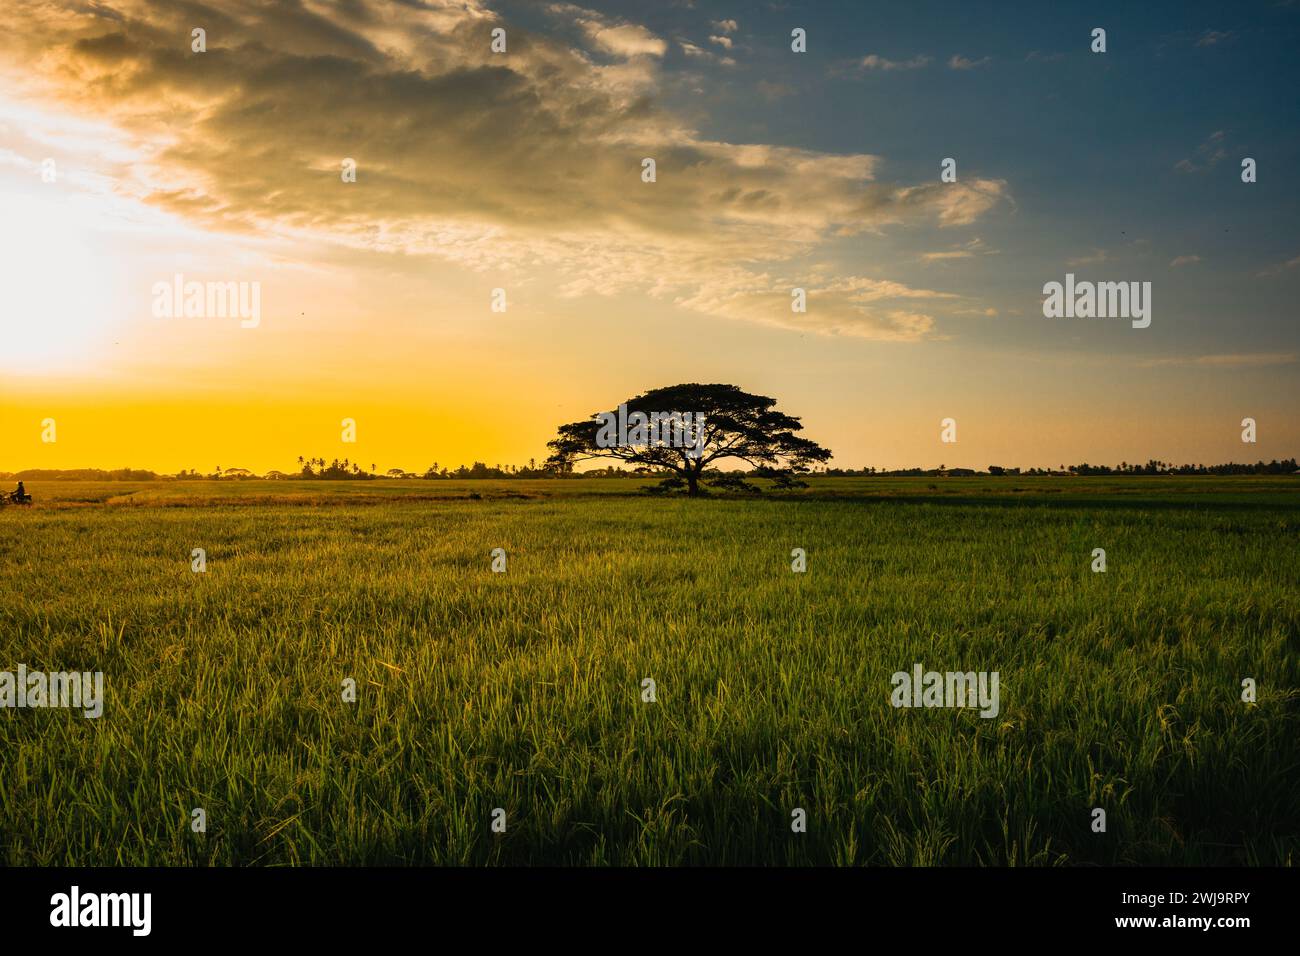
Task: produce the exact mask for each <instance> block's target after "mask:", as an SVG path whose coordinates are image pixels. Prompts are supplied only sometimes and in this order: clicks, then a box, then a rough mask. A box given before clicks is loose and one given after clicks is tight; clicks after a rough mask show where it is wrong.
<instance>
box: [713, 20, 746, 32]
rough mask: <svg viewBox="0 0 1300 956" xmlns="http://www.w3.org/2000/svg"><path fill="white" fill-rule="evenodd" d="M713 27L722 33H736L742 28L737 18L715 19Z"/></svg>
mask: <svg viewBox="0 0 1300 956" xmlns="http://www.w3.org/2000/svg"><path fill="white" fill-rule="evenodd" d="M713 29H715V30H717V31H718V32H720V33H735V32H736V31H737V30H739V29H740V24H739V23H737V22H736V21H735V20H714V21H713Z"/></svg>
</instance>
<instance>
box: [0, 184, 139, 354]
mask: <svg viewBox="0 0 1300 956" xmlns="http://www.w3.org/2000/svg"><path fill="white" fill-rule="evenodd" d="M7 185H10V184H6V186H7ZM6 186H0V209H3V211H4V219H3V225H0V275H3V277H4V301H5V309H4V312H5V318H4V322H3V328H2V332H0V368H3V369H4V370H5V371H6V372H32V373H41V372H47V371H56V370H61V369H64V368H67V367H69V366H74V365H82V364H84V363H85V362H87V361H89V360H90V357H91V356H92V355H93V354H94V352H95V349H96V348H97V347H99V346H101V345H102V344H103V343H104V341H105V339H106V338H107V337H108V336H109V335H110V334H111V332H112V325H113V321H112V314H113V307H114V303H113V299H114V290H115V286H116V283H115V282H114V278H113V265H112V258H111V247H110V245H109V242H108V238H107V236H106V235H105V234H104V233H103V232H102V231H101V229H100V222H99V215H98V213H97V211H96V210H95V209H94V208H93V207H92V204H91V203H90V202H89V201H88V200H87V197H84V196H81V195H78V194H76V193H66V192H63V191H62V190H59V189H58V188H57V186H52V185H51V186H48V187H47V188H48V195H44V196H40V195H31V194H23V193H15V192H6V191H2V190H4V189H5V188H6Z"/></svg>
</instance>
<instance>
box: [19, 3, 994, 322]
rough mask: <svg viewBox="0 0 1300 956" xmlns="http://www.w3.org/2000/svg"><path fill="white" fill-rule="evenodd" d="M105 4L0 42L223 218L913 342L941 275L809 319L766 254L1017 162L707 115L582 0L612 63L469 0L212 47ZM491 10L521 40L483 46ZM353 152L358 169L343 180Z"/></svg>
mask: <svg viewBox="0 0 1300 956" xmlns="http://www.w3.org/2000/svg"><path fill="white" fill-rule="evenodd" d="M102 6H103V7H104V9H105V10H107V11H109V12H111V16H109V15H105V14H104V13H103V12H81V13H72V14H69V13H67V12H66V11H62V10H55V9H54V7H52V6H27V5H23V6H22V7H20V8H15V7H13V6H9V5H5V6H0V54H3V56H4V58H5V60H6V61H7V62H10V63H12V64H17V65H21V66H22V67H24V68H25V69H26V70H27V75H28V82H29V84H30V85H31V86H32V88H33V89H36V90H37V91H38V93H39V95H40V96H41V97H45V98H49V99H52V100H54V101H56V102H58V103H61V104H63V106H65V107H66V108H68V109H70V110H72V111H74V112H77V113H79V114H81V115H85V116H95V117H97V118H98V119H99V120H100V121H101V122H103V123H106V124H110V125H111V126H112V127H113V128H114V129H116V130H118V131H119V133H120V136H121V138H122V140H123V143H124V145H123V149H128V150H134V151H137V152H139V153H140V154H141V155H144V156H147V157H148V162H146V163H140V164H135V165H133V166H132V167H130V168H129V169H128V170H127V171H126V172H124V174H123V180H122V181H121V183H120V188H121V189H122V190H123V192H125V193H131V194H137V195H140V196H141V197H142V198H143V200H144V201H145V202H147V203H148V204H149V205H150V206H152V207H154V208H155V209H157V210H159V211H161V212H165V213H169V214H171V215H174V216H176V217H179V218H180V219H182V220H185V221H186V222H188V223H191V224H193V225H197V226H200V227H202V228H205V229H208V230H213V231H222V232H229V233H240V234H245V235H250V236H256V237H258V238H261V239H265V240H268V241H281V242H285V243H293V244H297V247H298V248H301V249H319V248H329V247H335V248H341V249H345V250H358V251H365V252H367V253H377V254H382V255H390V256H394V257H400V259H395V262H396V263H399V264H401V265H402V267H403V268H407V269H410V270H412V271H414V270H417V269H418V268H419V260H421V259H433V260H442V261H445V262H449V263H453V264H455V265H457V266H458V267H461V268H464V269H468V270H475V271H480V272H486V271H488V270H492V271H494V272H497V273H501V274H503V275H507V276H511V277H515V278H516V279H517V280H518V281H526V280H527V279H528V278H530V277H541V278H544V279H545V280H547V281H549V282H551V283H552V284H553V285H554V287H555V288H557V289H559V290H560V291H561V292H562V294H564V295H614V294H618V293H623V292H635V293H639V294H644V295H649V296H651V297H654V298H657V299H660V300H663V301H665V302H677V303H682V304H685V305H686V307H690V308H697V309H699V310H701V311H705V312H709V313H710V314H717V315H724V316H726V317H730V318H743V317H744V316H745V312H744V308H742V305H745V304H749V305H753V306H754V309H755V311H754V312H753V314H752V315H751V316H750V317H751V318H752V319H753V320H754V321H762V322H767V323H773V324H784V325H786V326H789V327H799V328H812V329H815V330H818V331H836V332H840V333H843V334H853V335H860V336H868V337H876V338H882V339H890V340H895V341H904V340H906V341H911V340H915V339H918V338H925V337H933V336H935V335H938V334H939V333H938V331H937V330H936V329H935V324H934V315H933V314H932V313H934V311H935V310H934V309H933V308H930V303H932V302H934V301H937V300H935V299H934V298H933V296H928V297H923V298H922V301H923V302H924V303H926V305H927V310H925V311H923V310H920V309H917V308H915V307H908V306H907V305H899V304H896V303H890V302H887V301H882V300H877V299H871V300H864V299H863V296H864V294H865V291H864V290H866V289H867V288H868V287H867V286H862V285H854V283H869V282H887V281H888V280H887V279H882V278H879V277H874V278H872V279H870V280H868V279H861V278H859V277H856V276H835V275H827V276H825V277H824V278H823V279H822V280H820V285H819V286H818V287H817V289H818V293H819V295H818V297H819V299H820V302H821V305H820V308H819V310H818V311H817V312H816V313H814V312H813V310H812V309H811V308H810V310H809V315H810V316H813V317H812V318H803V317H787V316H785V315H784V314H782V313H781V309H782V307H783V308H784V310H785V312H786V313H788V311H789V286H788V285H787V286H784V287H782V286H779V285H778V286H773V284H772V281H771V280H770V279H769V277H770V276H773V275H782V274H786V273H790V274H791V276H792V278H790V280H789V282H790V283H792V284H793V285H799V284H800V282H799V281H796V280H797V279H798V278H799V277H798V276H797V275H794V272H795V270H793V269H792V268H791V267H790V263H791V262H793V261H795V260H798V259H805V258H806V259H809V260H811V261H815V260H816V259H817V257H818V256H820V255H821V254H822V252H823V250H825V249H827V248H828V247H829V246H830V244H832V243H835V242H838V241H840V240H842V239H844V238H848V237H853V236H860V235H864V234H871V233H878V232H880V231H881V230H883V229H886V228H889V227H891V226H895V225H907V226H911V227H915V226H925V227H931V228H940V229H942V228H946V227H951V226H959V225H965V224H969V223H971V222H973V221H975V220H976V219H978V218H979V217H981V216H983V215H985V214H986V213H987V212H988V211H989V210H991V209H992V208H993V207H994V206H996V205H997V204H998V203H1000V202H1001V201H1002V200H1003V199H1004V198H1006V196H1007V184H1006V183H1005V182H1004V181H1002V180H992V179H983V180H981V179H973V180H966V181H964V182H962V183H959V184H940V183H935V182H927V183H923V184H920V185H909V184H907V183H897V182H882V181H878V179H877V175H878V172H879V170H880V168H881V159H880V157H878V156H876V155H873V154H868V153H855V154H832V153H825V152H820V151H817V150H807V149H799V148H794V147H788V146H773V145H765V144H748V143H732V142H724V141H720V140H718V139H715V138H710V137H708V136H706V135H703V134H701V133H700V132H699V131H697V130H695V129H693V128H692V127H691V126H690V125H689V124H688V123H687V122H686V121H684V120H683V119H682V118H681V117H680V116H678V115H677V114H676V113H674V112H673V111H671V110H669V109H668V108H666V107H665V106H664V105H663V104H662V102H661V101H660V99H659V97H660V91H661V90H662V88H663V86H664V79H665V78H664V75H663V73H662V59H661V54H662V50H663V47H662V46H661V45H662V44H663V41H662V40H660V39H659V38H657V37H655V36H654V35H653V34H652V33H650V32H649V31H648V30H645V29H644V28H642V27H639V26H637V25H636V24H630V23H625V22H621V21H619V22H615V21H611V20H610V19H609V18H607V17H604V16H602V15H599V14H591V13H590V12H589V11H586V10H584V9H583V8H579V7H572V6H569V5H555V6H553V7H552V8H550V9H551V11H552V12H553V13H555V14H556V16H564V17H571V19H570V21H569V23H568V25H569V26H574V27H576V29H577V31H578V35H579V36H580V37H581V38H582V40H583V41H584V43H585V44H590V46H591V47H592V48H594V50H595V51H597V52H602V53H606V54H612V55H613V56H614V57H615V60H614V61H613V62H598V61H597V60H595V59H594V58H593V53H592V50H589V49H586V48H580V47H576V46H574V45H573V44H572V43H568V44H566V43H565V42H562V41H561V40H559V39H556V38H554V37H552V36H549V35H542V34H538V33H535V32H532V31H529V30H526V29H523V28H520V27H517V26H515V25H513V24H510V23H507V22H506V21H504V20H502V19H501V18H500V17H498V16H497V15H496V14H495V13H493V12H492V11H490V10H489V9H487V8H486V7H484V6H482V5H481V4H478V3H476V2H474V0H421V2H420V3H418V4H416V3H410V4H406V3H389V4H377V3H366V2H362V0H356V2H351V3H345V4H338V5H332V6H329V7H325V6H319V7H317V6H311V7H308V6H306V5H300V4H277V5H275V6H273V7H267V6H265V5H263V4H260V3H254V2H251V0H230V2H228V3H223V4H222V5H221V7H220V10H219V11H218V10H217V9H215V8H213V9H211V10H210V11H209V9H208V8H204V11H205V12H204V13H203V19H204V20H205V22H207V23H208V27H207V29H208V52H207V53H205V54H192V53H191V52H190V50H189V40H188V37H189V31H190V29H191V22H192V21H193V20H194V17H195V16H196V13H195V9H194V8H192V7H190V6H187V5H185V4H174V5H163V6H155V5H153V4H150V3H146V2H144V0H111V2H110V0H103V3H102ZM561 11H562V12H561ZM574 11H576V12H574ZM500 25H504V26H505V27H506V28H507V35H508V52H507V53H505V54H495V53H493V52H492V51H491V50H490V48H489V35H490V34H489V28H490V27H493V26H500ZM682 48H683V50H685V51H687V53H688V55H690V53H689V46H688V45H687V44H685V43H684V42H683V46H682ZM701 52H704V51H701ZM710 55H711V54H710ZM33 95H36V94H33ZM344 157H350V158H353V159H355V160H356V162H357V182H356V183H351V184H345V183H343V182H341V179H340V175H339V172H340V163H341V161H342V159H343V158H344ZM645 157H652V158H654V159H655V161H656V164H657V182H655V183H645V182H643V181H642V180H641V162H642V159H643V158H645ZM803 281H804V282H807V283H810V287H811V280H809V279H807V278H805V279H804V280H803ZM895 292H896V297H897V298H900V299H903V300H907V299H908V298H909V296H908V293H907V290H906V288H905V287H898V288H897V289H895ZM933 295H938V293H934V294H933ZM768 299H772V301H773V302H776V303H777V305H772V303H771V302H769V301H768ZM760 303H765V304H763V305H760ZM773 310H775V311H773Z"/></svg>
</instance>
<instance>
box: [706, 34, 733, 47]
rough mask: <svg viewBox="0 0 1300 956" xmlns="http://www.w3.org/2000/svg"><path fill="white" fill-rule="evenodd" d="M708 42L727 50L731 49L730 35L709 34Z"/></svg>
mask: <svg viewBox="0 0 1300 956" xmlns="http://www.w3.org/2000/svg"><path fill="white" fill-rule="evenodd" d="M709 42H710V43H716V44H717V45H718V46H720V47H723V48H724V49H727V50H730V49H731V37H721V36H711V37H709Z"/></svg>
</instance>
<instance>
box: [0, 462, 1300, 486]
mask: <svg viewBox="0 0 1300 956" xmlns="http://www.w3.org/2000/svg"><path fill="white" fill-rule="evenodd" d="M298 465H299V468H298V470H297V471H295V472H283V471H268V472H267V473H266V474H264V475H258V474H255V473H254V472H252V471H249V470H248V469H247V468H221V467H219V466H218V467H217V468H215V469H214V470H213V471H211V472H209V473H206V474H205V473H203V472H200V471H198V470H196V469H182V470H181V471H179V472H177V473H176V474H159V473H158V472H154V471H147V470H145V469H141V468H114V469H111V470H109V469H104V468H28V469H26V470H24V471H9V472H0V479H4V480H7V481H156V480H182V481H184V480H190V481H198V480H209V481H210V480H221V481H246V480H256V481H262V480H268V481H275V480H285V479H304V478H306V479H318V480H325V481H349V480H359V481H374V480H377V479H403V478H405V479H411V478H423V479H425V480H441V479H446V480H455V481H463V480H465V479H482V478H491V479H498V480H499V479H511V478H563V479H582V478H647V477H662V475H663V472H661V471H659V470H657V469H655V468H650V467H638V468H618V467H615V466H612V465H611V466H609V467H606V468H594V469H591V470H589V471H570V470H565V469H563V468H557V467H554V466H548V465H546V464H545V463H543V464H540V465H539V464H538V463H537V461H536V460H535V459H529V461H528V464H527V465H520V466H515V465H499V464H498V465H491V466H489V465H486V464H484V463H483V462H481V461H476V462H474V464H472V465H468V466H467V465H460V466H458V467H456V468H446V467H442V466H440V465H439V464H438V462H436V461H435V462H434V463H433V464H432V465H430V466H429V467H428V468H426V469H424V471H422V472H421V471H406V470H405V469H402V468H389V469H388V470H387V471H385V472H383V473H379V472H378V471H377V470H376V466H375V465H374V464H371V465H370V468H369V469H365V468H362V467H361V465H359V464H357V463H355V462H352V461H349V460H348V459H347V458H344V459H338V458H335V459H332V460H331V461H329V462H328V463H327V462H326V461H325V459H324V458H304V457H299V459H298ZM769 472H770V470H769V469H765V468H756V469H745V470H735V471H723V470H717V471H715V472H712V473H711V474H714V476H715V478H719V479H723V480H724V484H725V480H726V479H727V477H728V476H730V477H731V479H732V480H735V479H739V478H743V477H749V478H763V477H773V476H774V474H773V473H769ZM1297 473H1300V464H1297V462H1296V459H1295V458H1284V459H1282V460H1281V461H1278V460H1277V459H1276V458H1275V459H1273V460H1272V461H1268V462H1265V461H1257V462H1255V463H1254V464H1253V465H1252V464H1249V463H1247V462H1241V463H1238V462H1228V463H1227V464H1221V465H1190V464H1184V465H1175V464H1173V463H1171V462H1167V461H1158V460H1156V459H1151V460H1149V461H1147V463H1146V464H1144V465H1137V464H1130V463H1128V462H1120V463H1119V464H1118V465H1116V466H1114V467H1112V466H1110V465H1090V464H1088V463H1087V462H1084V463H1083V464H1079V465H1058V466H1057V467H1056V468H1027V469H1023V470H1022V469H1020V468H1009V467H1003V466H1001V465H989V466H988V470H987V471H976V470H975V469H973V468H946V467H944V466H943V465H940V466H939V467H938V468H893V469H880V468H874V467H867V468H813V469H811V471H810V472H809V474H814V475H825V476H827V477H831V478H857V477H869V476H880V477H893V478H902V477H913V478H933V477H965V476H975V475H984V476H993V477H998V476H1003V475H1012V476H1029V477H1044V476H1057V477H1069V476H1073V475H1083V476H1094V475H1294V474H1297Z"/></svg>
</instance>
